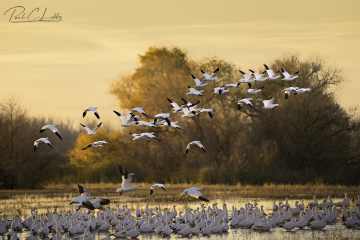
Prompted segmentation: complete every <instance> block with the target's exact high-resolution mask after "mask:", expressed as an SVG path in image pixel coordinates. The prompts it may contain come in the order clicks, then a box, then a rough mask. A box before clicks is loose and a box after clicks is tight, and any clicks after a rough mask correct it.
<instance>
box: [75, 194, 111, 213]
mask: <svg viewBox="0 0 360 240" xmlns="http://www.w3.org/2000/svg"><path fill="white" fill-rule="evenodd" d="M109 203H110V200H109V199H106V198H101V197H97V198H96V199H95V200H93V201H90V200H86V201H83V202H82V203H81V204H82V206H83V207H86V208H87V209H90V210H95V209H102V206H105V205H108V204H109Z"/></svg>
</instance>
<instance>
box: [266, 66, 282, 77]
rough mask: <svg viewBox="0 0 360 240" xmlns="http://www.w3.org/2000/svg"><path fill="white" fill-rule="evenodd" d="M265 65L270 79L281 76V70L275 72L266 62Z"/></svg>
mask: <svg viewBox="0 0 360 240" xmlns="http://www.w3.org/2000/svg"><path fill="white" fill-rule="evenodd" d="M264 67H265V68H266V71H267V73H268V75H269V80H276V79H278V78H279V77H280V71H277V72H276V73H274V72H273V70H272V69H271V68H269V67H268V66H267V65H266V64H264Z"/></svg>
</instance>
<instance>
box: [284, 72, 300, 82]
mask: <svg viewBox="0 0 360 240" xmlns="http://www.w3.org/2000/svg"><path fill="white" fill-rule="evenodd" d="M281 72H282V73H283V74H284V78H283V79H282V80H284V81H292V80H294V79H295V78H297V77H299V76H298V74H299V71H297V72H296V73H294V74H292V75H290V74H289V73H288V72H287V71H285V70H284V69H281Z"/></svg>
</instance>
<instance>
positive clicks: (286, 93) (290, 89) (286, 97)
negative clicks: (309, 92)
mask: <svg viewBox="0 0 360 240" xmlns="http://www.w3.org/2000/svg"><path fill="white" fill-rule="evenodd" d="M297 89H298V87H288V88H285V89H284V90H283V91H285V99H288V98H289V96H290V93H291V92H294V94H297Z"/></svg>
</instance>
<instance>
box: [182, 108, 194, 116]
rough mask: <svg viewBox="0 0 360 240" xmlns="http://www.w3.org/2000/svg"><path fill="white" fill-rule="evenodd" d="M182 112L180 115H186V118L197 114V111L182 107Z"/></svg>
mask: <svg viewBox="0 0 360 240" xmlns="http://www.w3.org/2000/svg"><path fill="white" fill-rule="evenodd" d="M183 112H184V115H182V116H181V117H186V118H192V117H194V116H196V115H197V114H198V113H197V111H195V110H190V109H189V108H184V109H183Z"/></svg>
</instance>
